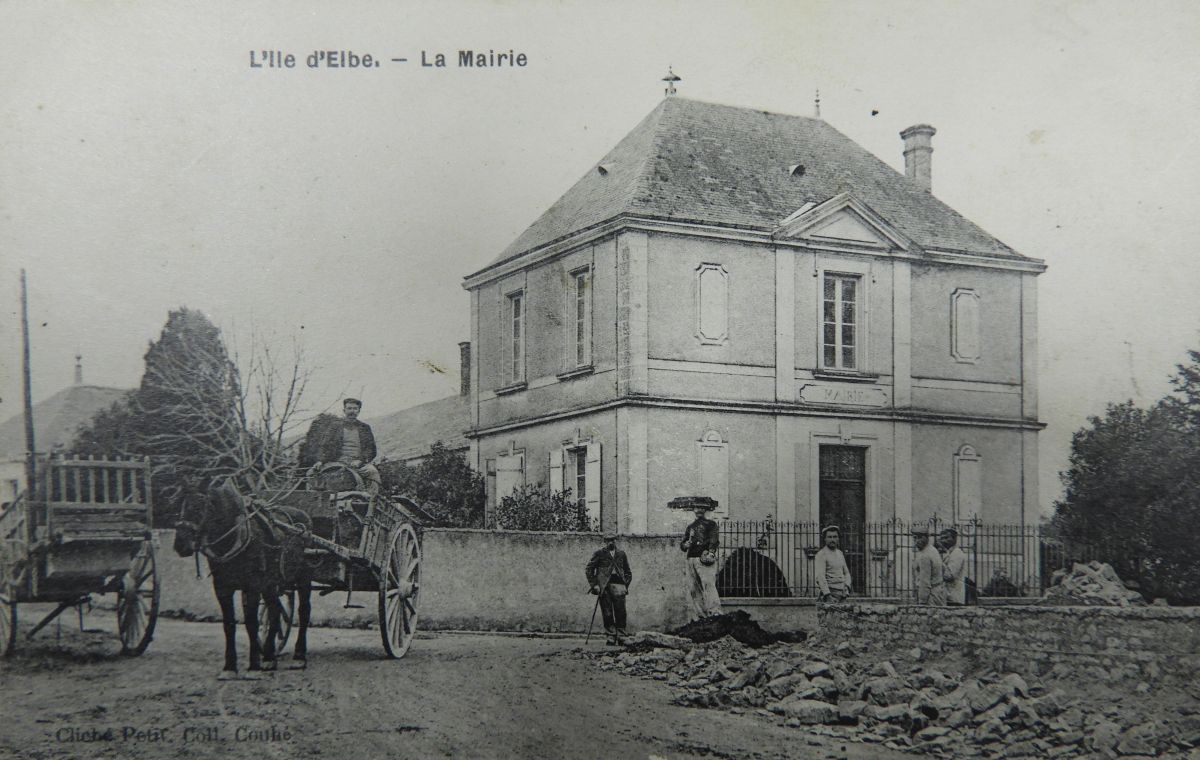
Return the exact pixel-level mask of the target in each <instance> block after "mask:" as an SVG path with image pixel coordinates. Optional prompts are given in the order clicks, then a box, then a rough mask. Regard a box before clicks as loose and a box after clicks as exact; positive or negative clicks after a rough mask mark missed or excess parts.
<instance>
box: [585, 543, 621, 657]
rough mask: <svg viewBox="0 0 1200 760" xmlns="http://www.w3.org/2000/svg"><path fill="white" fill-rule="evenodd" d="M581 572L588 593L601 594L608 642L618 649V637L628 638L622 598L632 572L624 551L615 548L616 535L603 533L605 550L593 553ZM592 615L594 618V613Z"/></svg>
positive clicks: (619, 641) (601, 607)
mask: <svg viewBox="0 0 1200 760" xmlns="http://www.w3.org/2000/svg"><path fill="white" fill-rule="evenodd" d="M583 572H584V574H585V575H586V576H587V581H588V585H589V586H590V587H591V592H592V593H593V594H599V595H600V599H599V601H600V613H601V614H602V615H603V616H604V632H605V633H607V634H608V643H609V644H614V645H617V646H620V644H621V637H622V636H628V635H629V634H628V633H627V632H626V631H625V596H626V594H628V592H629V584H630V583H632V582H633V571H631V570H630V569H629V558H628V557H626V556H625V552H623V551H621V550H620V549H618V548H617V534H616V533H614V532H613V531H607V532H606V533H605V534H604V547H603V548H600V549H597V550H596V553H595V554H593V555H592V558H591V559H590V560H588V563H587V567H586V568H584V571H583ZM592 614H593V615H595V611H594V610H593V612H592ZM592 620H595V617H593V618H592Z"/></svg>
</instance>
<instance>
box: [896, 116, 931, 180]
mask: <svg viewBox="0 0 1200 760" xmlns="http://www.w3.org/2000/svg"><path fill="white" fill-rule="evenodd" d="M936 134H937V130H936V129H934V128H933V127H931V126H929V125H928V124H914V125H912V126H911V127H909V128H908V129H906V130H904V131H903V132H901V133H900V138H901V139H903V140H904V176H906V177H908V178H909V179H912V180H916V182H917V184H919V185H920V186H921V187H923V188H924V189H925V192H932V188H933V176H932V175H933V145H932V144H931V141H932V139H933V136H934V135H936Z"/></svg>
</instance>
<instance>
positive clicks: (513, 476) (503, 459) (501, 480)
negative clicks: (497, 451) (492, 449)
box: [496, 454, 525, 504]
mask: <svg viewBox="0 0 1200 760" xmlns="http://www.w3.org/2000/svg"><path fill="white" fill-rule="evenodd" d="M524 482H525V455H524V454H504V455H502V456H498V457H496V503H497V504H498V503H500V500H501V499H503V498H504V497H505V496H511V495H512V492H513V490H514V489H516V488H517V487H518V486H521V485H523V484H524Z"/></svg>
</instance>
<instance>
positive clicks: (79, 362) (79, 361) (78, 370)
mask: <svg viewBox="0 0 1200 760" xmlns="http://www.w3.org/2000/svg"><path fill="white" fill-rule="evenodd" d="M75 384H76V385H83V355H82V354H80V353H79V352H78V351H76V352H75Z"/></svg>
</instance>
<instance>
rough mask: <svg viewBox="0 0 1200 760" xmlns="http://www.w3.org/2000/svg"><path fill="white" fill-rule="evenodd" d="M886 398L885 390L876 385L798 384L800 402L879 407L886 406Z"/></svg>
mask: <svg viewBox="0 0 1200 760" xmlns="http://www.w3.org/2000/svg"><path fill="white" fill-rule="evenodd" d="M887 400H888V399H887V392H886V391H884V389H883V388H880V387H879V386H877V385H867V386H862V385H858V386H851V385H843V384H841V383H805V384H804V385H802V386H800V402H801V403H802V404H832V405H836V406H874V407H881V406H887Z"/></svg>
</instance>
